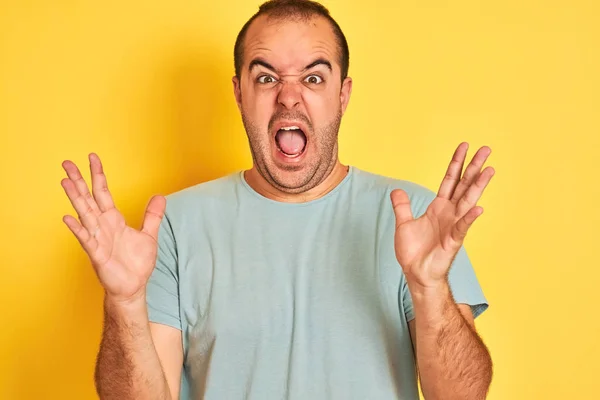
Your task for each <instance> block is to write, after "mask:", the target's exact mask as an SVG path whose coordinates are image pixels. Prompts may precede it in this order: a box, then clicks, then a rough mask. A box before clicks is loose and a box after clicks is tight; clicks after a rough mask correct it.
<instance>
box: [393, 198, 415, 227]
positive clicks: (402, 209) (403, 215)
mask: <svg viewBox="0 0 600 400" xmlns="http://www.w3.org/2000/svg"><path fill="white" fill-rule="evenodd" d="M390 198H391V199H392V206H393V207H394V214H395V215H396V227H398V226H399V225H402V224H403V223H405V222H408V221H410V220H412V219H413V215H412V211H411V209H410V200H409V199H408V194H407V193H406V192H405V191H404V190H402V189H395V190H392V193H391V194H390Z"/></svg>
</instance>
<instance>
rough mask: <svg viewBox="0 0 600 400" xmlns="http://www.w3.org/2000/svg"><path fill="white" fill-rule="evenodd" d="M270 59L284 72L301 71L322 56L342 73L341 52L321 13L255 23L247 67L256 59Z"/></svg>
mask: <svg viewBox="0 0 600 400" xmlns="http://www.w3.org/2000/svg"><path fill="white" fill-rule="evenodd" d="M256 58H260V59H264V60H266V61H267V62H268V63H269V64H271V65H273V66H274V67H275V68H277V70H280V71H282V72H283V73H289V74H294V73H299V72H300V71H302V70H303V69H304V68H305V67H306V65H307V64H309V63H310V62H312V61H314V60H315V59H318V58H324V59H326V60H328V61H329V62H330V63H331V65H332V67H333V72H334V73H337V74H339V73H340V65H339V51H338V44H337V41H336V37H335V34H334V33H333V29H332V27H331V24H330V23H329V21H327V20H326V19H325V18H323V17H321V16H314V17H310V18H309V19H307V18H298V17H295V18H294V17H292V18H285V19H282V18H270V17H268V16H264V15H262V16H260V17H258V18H257V19H256V20H254V21H253V22H252V24H251V25H250V28H249V29H248V32H247V33H246V38H245V40H244V58H243V60H244V64H243V67H242V68H243V70H244V71H245V72H247V71H248V66H249V64H250V62H251V61H252V60H253V59H256Z"/></svg>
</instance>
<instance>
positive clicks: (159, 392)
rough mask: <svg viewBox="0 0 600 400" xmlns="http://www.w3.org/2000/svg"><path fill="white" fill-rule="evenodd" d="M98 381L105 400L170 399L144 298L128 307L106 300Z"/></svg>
mask: <svg viewBox="0 0 600 400" xmlns="http://www.w3.org/2000/svg"><path fill="white" fill-rule="evenodd" d="M95 380H96V388H97V391H98V394H99V396H100V398H101V399H103V400H104V399H120V400H126V399H157V400H158V399H160V400H169V399H171V395H170V393H169V388H168V385H167V382H166V379H165V376H164V373H163V370H162V367H161V364H160V360H159V358H158V355H157V353H156V349H155V347H154V344H153V342H152V336H151V334H150V325H149V321H148V312H147V308H146V303H145V300H144V296H142V298H140V300H139V301H136V302H131V303H129V304H127V305H124V304H119V303H116V302H114V301H111V300H110V299H108V298H105V301H104V331H103V335H102V341H101V344H100V352H99V354H98V360H97V363H96V371H95Z"/></svg>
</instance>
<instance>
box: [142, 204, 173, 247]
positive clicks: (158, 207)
mask: <svg viewBox="0 0 600 400" xmlns="http://www.w3.org/2000/svg"><path fill="white" fill-rule="evenodd" d="M166 206H167V199H165V198H164V197H163V196H154V197H152V198H151V199H150V202H149V203H148V207H146V213H145V214H144V222H143V224H142V232H144V233H147V234H148V235H150V236H152V238H153V239H154V240H158V228H159V227H160V222H161V221H162V218H163V216H164V215H165V208H166Z"/></svg>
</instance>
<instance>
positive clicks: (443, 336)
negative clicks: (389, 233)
mask: <svg viewBox="0 0 600 400" xmlns="http://www.w3.org/2000/svg"><path fill="white" fill-rule="evenodd" d="M467 148H468V145H467V144H465V143H463V144H461V145H460V146H459V147H458V148H457V149H456V151H455V153H454V155H453V157H452V161H451V162H450V165H449V166H448V170H447V172H446V175H445V177H444V179H443V180H442V183H441V185H440V189H439V191H438V194H437V196H436V197H435V199H433V201H431V203H430V204H429V206H428V207H427V210H426V211H425V213H424V214H422V215H421V216H419V217H418V218H416V219H415V218H414V217H413V213H412V209H411V206H410V198H409V196H408V194H407V193H406V192H405V191H403V190H393V191H392V193H391V198H392V205H393V208H394V214H395V217H396V229H395V236H394V248H395V251H396V258H397V259H398V263H399V264H400V266H401V267H402V271H403V272H404V276H405V278H406V285H407V287H408V292H410V295H411V297H412V307H413V313H414V320H413V321H411V322H410V328H411V335H412V338H413V342H414V343H416V350H415V353H416V359H417V365H418V368H419V375H420V377H421V383H422V385H421V386H422V389H423V394H424V395H425V396H426V398H427V400H431V399H444V400H446V399H450V400H452V399H461V400H462V399H467V400H470V399H482V398H485V396H486V394H487V391H488V388H489V385H490V381H491V377H492V362H491V358H490V355H489V353H488V351H487V349H486V348H485V346H484V345H483V343H482V342H481V340H480V338H479V337H478V335H477V333H476V331H475V328H474V323H473V321H472V320H473V315H470V314H471V312H470V310H469V312H466V310H465V312H464V313H461V311H460V309H459V306H458V305H457V304H456V302H455V301H454V297H453V295H452V292H451V289H450V283H449V273H450V269H451V266H452V264H453V262H454V260H455V258H456V256H457V255H458V253H459V251H460V249H461V247H462V246H463V242H464V239H465V237H466V235H467V232H468V230H469V228H470V227H471V226H472V224H473V222H474V221H475V220H476V219H477V218H478V217H479V216H480V215H481V214H482V213H483V208H481V207H480V206H477V202H478V201H479V198H480V197H481V195H482V193H483V191H484V189H485V187H486V186H487V185H488V183H489V182H490V180H491V178H492V176H493V175H494V169H493V168H490V167H487V168H485V169H483V171H482V170H481V169H482V167H483V164H484V163H485V161H486V159H487V158H488V156H489V155H490V149H489V148H488V147H482V148H480V149H479V151H477V153H476V154H475V156H474V157H473V160H472V161H471V163H469V165H468V166H467V168H466V170H465V171H464V174H463V172H462V170H463V167H464V163H465V158H466V153H467ZM461 175H462V177H461ZM463 307H464V306H463Z"/></svg>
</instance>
